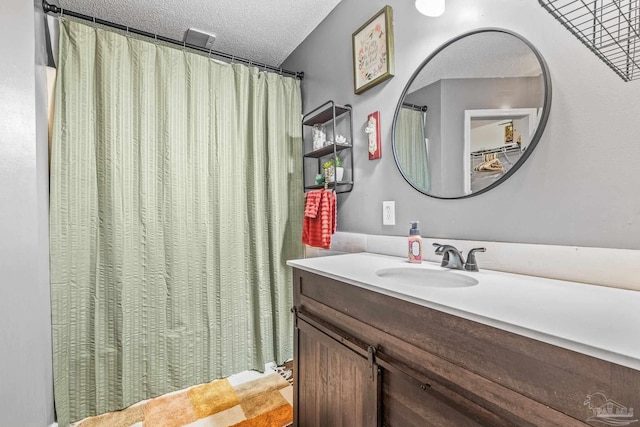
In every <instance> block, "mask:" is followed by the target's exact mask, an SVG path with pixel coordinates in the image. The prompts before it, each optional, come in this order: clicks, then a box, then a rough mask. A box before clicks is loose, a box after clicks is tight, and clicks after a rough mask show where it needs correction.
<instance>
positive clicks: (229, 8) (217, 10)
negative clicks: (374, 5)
mask: <svg viewBox="0 0 640 427" xmlns="http://www.w3.org/2000/svg"><path fill="white" fill-rule="evenodd" d="M339 2H340V0H267V1H264V0H222V1H210V0H158V1H156V2H151V1H149V0H101V1H97V0H95V1H87V0H59V4H60V6H61V7H62V8H64V9H69V10H72V11H75V12H79V13H82V14H85V15H89V16H94V17H96V18H99V19H103V20H106V21H111V22H115V23H118V24H122V25H127V26H129V27H132V28H137V29H140V30H143V31H147V32H150V33H154V34H158V35H161V36H165V37H170V38H172V39H176V40H183V39H184V33H185V31H187V29H188V28H190V27H192V28H196V29H198V30H202V31H205V32H207V33H212V34H214V35H215V36H216V41H215V44H214V45H213V49H214V50H217V51H221V52H225V53H229V54H232V55H235V56H239V57H242V58H246V59H250V60H252V61H256V62H260V63H266V64H268V65H273V66H280V64H282V62H283V61H284V60H285V59H286V58H287V56H289V54H290V53H291V52H292V51H293V50H294V49H295V48H296V47H298V45H299V44H300V43H301V42H302V41H303V40H304V39H305V38H306V37H307V35H309V33H311V31H313V30H314V29H315V28H316V26H317V25H318V24H319V23H320V22H321V21H322V20H323V19H324V18H325V17H326V16H327V15H328V14H329V12H331V11H332V10H333V8H334V7H336V5H337V4H338V3H339ZM52 3H55V2H54V1H52ZM294 71H297V70H294Z"/></svg>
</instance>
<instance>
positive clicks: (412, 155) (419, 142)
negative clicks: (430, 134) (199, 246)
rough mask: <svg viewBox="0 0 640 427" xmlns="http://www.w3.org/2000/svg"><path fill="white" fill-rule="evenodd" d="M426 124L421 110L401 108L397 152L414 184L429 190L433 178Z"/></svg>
mask: <svg viewBox="0 0 640 427" xmlns="http://www.w3.org/2000/svg"><path fill="white" fill-rule="evenodd" d="M424 126H425V123H424V115H423V113H422V112H421V111H416V110H413V109H410V108H405V107H403V108H401V109H400V114H399V115H398V123H397V125H396V154H397V156H398V162H399V164H401V165H402V170H403V171H404V174H405V176H406V177H407V179H408V180H409V181H411V183H413V185H414V186H416V187H418V188H420V189H422V190H424V191H428V190H429V189H430V188H431V180H430V178H429V162H428V158H427V146H426V143H425V134H424Z"/></svg>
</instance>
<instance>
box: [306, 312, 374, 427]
mask: <svg viewBox="0 0 640 427" xmlns="http://www.w3.org/2000/svg"><path fill="white" fill-rule="evenodd" d="M296 334H297V354H296V355H295V356H294V358H295V359H296V360H297V369H298V370H299V371H298V373H297V375H296V376H297V379H298V381H297V384H296V385H295V389H296V399H295V400H296V402H295V408H294V411H295V414H294V420H296V424H295V425H296V426H298V427H328V426H331V427H355V426H358V427H359V426H362V427H377V426H378V425H379V424H378V423H379V412H380V411H379V408H380V391H381V382H380V377H379V374H378V369H377V367H375V368H374V369H375V375H373V371H372V367H371V366H372V365H371V364H370V363H369V361H368V360H367V359H365V358H364V357H362V356H361V355H359V354H357V353H355V352H353V351H352V350H350V349H349V348H347V347H345V346H344V345H342V344H340V343H339V342H338V341H336V340H334V339H333V338H331V337H329V336H328V335H326V334H324V333H322V332H320V331H319V330H317V329H316V328H314V327H313V326H311V325H309V324H308V323H306V322H305V321H304V320H302V319H299V320H298V326H297V331H296ZM374 366H375V365H374ZM372 376H373V378H372Z"/></svg>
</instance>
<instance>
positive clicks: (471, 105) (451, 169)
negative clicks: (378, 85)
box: [393, 29, 551, 198]
mask: <svg viewBox="0 0 640 427" xmlns="http://www.w3.org/2000/svg"><path fill="white" fill-rule="evenodd" d="M550 90H551V87H550V81H549V75H548V71H547V69H546V65H545V64H544V61H543V60H542V58H541V57H540V55H539V53H538V52H537V51H535V49H534V48H533V47H532V46H531V45H530V44H529V43H528V42H527V41H525V40H524V39H522V38H521V37H519V36H517V35H515V34H512V33H510V32H508V31H505V30H495V29H486V30H478V31H474V32H472V33H469V34H465V35H463V36H460V37H458V38H456V39H454V40H453V41H451V42H449V43H447V44H446V45H445V46H443V47H442V48H440V49H438V50H437V51H436V52H435V53H434V54H433V55H432V56H431V57H430V58H428V59H427V60H426V61H425V62H424V63H423V64H422V66H421V68H420V69H419V70H418V71H416V73H414V75H413V77H412V78H411V80H410V81H409V83H408V84H407V87H406V88H405V90H404V92H403V95H402V97H401V99H400V102H399V103H398V107H397V108H396V116H395V118H394V131H393V138H394V141H393V144H394V155H395V157H396V163H397V164H398V167H399V169H400V171H401V172H402V174H403V176H404V178H405V179H406V180H407V181H408V182H409V183H410V184H411V185H412V186H414V187H415V188H416V189H418V190H419V191H421V192H423V193H425V194H428V195H430V196H433V197H439V198H460V197H468V196H471V195H475V194H480V193H482V192H484V191H487V190H488V189H490V188H493V187H494V186H496V185H498V184H499V183H501V182H502V181H504V179H506V178H507V177H508V176H510V175H511V174H512V173H513V172H515V170H516V169H517V168H518V167H519V166H520V165H521V164H522V162H524V161H525V160H526V158H527V157H528V155H529V154H530V151H531V150H532V149H533V148H534V147H535V144H536V143H537V141H538V139H539V138H540V136H541V134H542V130H543V127H544V124H545V122H546V118H547V116H548V113H549V106H550V100H551V98H550V96H551V92H550Z"/></svg>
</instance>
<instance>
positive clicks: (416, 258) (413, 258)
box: [409, 221, 422, 263]
mask: <svg viewBox="0 0 640 427" xmlns="http://www.w3.org/2000/svg"><path fill="white" fill-rule="evenodd" d="M419 224H420V222H419V221H411V229H410V230H409V262H415V263H420V262H422V237H420V229H419V228H418V225H419Z"/></svg>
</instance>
